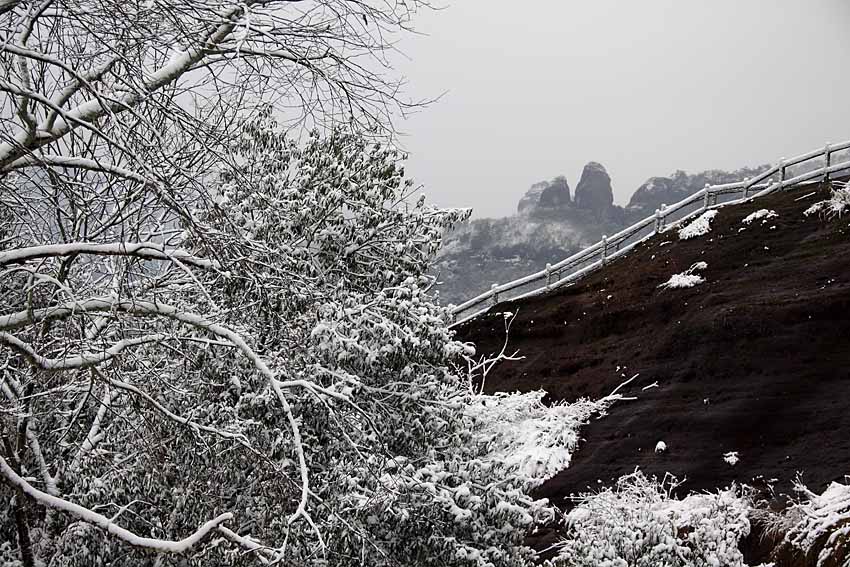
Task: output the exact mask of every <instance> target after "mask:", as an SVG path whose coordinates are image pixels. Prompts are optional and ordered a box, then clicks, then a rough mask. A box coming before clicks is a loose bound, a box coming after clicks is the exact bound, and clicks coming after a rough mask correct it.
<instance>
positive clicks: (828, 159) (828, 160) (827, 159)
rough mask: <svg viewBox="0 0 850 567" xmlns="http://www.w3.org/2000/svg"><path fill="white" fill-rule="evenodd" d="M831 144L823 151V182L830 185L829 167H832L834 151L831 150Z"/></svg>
mask: <svg viewBox="0 0 850 567" xmlns="http://www.w3.org/2000/svg"><path fill="white" fill-rule="evenodd" d="M829 146H830V144H827V145H826V147H825V148H824V150H823V155H824V164H825V165H824V167H823V182H824V183H829V166H830V165H832V151H831V150H830V148H829Z"/></svg>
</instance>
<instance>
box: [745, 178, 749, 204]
mask: <svg viewBox="0 0 850 567" xmlns="http://www.w3.org/2000/svg"><path fill="white" fill-rule="evenodd" d="M749 194H750V178H749V177H747V178H746V179H744V199H746V198H747V197H748V196H749Z"/></svg>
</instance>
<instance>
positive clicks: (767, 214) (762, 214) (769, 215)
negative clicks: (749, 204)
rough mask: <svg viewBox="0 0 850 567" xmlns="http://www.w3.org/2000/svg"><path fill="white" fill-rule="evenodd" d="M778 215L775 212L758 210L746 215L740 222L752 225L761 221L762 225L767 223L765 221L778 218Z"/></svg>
mask: <svg viewBox="0 0 850 567" xmlns="http://www.w3.org/2000/svg"><path fill="white" fill-rule="evenodd" d="M778 216H779V215H778V214H777V213H776V211H771V210H768V209H759V210H758V211H756V212H754V213H752V214H749V215H747V216H746V217H745V218H744V220H742V221H741V224H747V225H749V224H752V223H753V221H757V220H761V221H762V224H764V223H765V222H767V219H773V218H776V217H778Z"/></svg>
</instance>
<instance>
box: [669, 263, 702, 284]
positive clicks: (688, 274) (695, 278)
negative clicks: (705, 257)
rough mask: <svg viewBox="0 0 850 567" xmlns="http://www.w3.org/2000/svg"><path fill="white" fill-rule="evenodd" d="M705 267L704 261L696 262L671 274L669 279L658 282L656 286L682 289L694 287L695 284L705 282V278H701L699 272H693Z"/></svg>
mask: <svg viewBox="0 0 850 567" xmlns="http://www.w3.org/2000/svg"><path fill="white" fill-rule="evenodd" d="M706 268H708V264H706V263H705V262H696V263H694V264H693V265H691V267H690V268H688V269H687V270H685V271H684V272H681V273H678V274H673V275H672V276H670V279H669V280H667V281H666V282H664V283H663V284H660V285H659V286H658V287H660V288H664V289H682V288H688V287H694V286H695V285H699V284H701V283H703V282H705V278H703V277H702V276H701V275H699V274H696V273H695V272H696V271H698V270H704V269H706Z"/></svg>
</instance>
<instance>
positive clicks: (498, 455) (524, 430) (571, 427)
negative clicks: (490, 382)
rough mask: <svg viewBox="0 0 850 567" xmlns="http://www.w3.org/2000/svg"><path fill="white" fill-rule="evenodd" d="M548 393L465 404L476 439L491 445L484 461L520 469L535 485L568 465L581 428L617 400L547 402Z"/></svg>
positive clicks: (478, 398)
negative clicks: (545, 400)
mask: <svg viewBox="0 0 850 567" xmlns="http://www.w3.org/2000/svg"><path fill="white" fill-rule="evenodd" d="M545 395H546V392H543V391H536V392H527V393H524V394H523V393H519V392H517V393H512V394H505V393H499V394H495V395H492V396H488V395H484V394H481V395H478V396H476V397H474V398H473V400H472V403H470V405H469V406H468V407H467V408H466V410H465V413H466V415H467V416H468V417H469V418H470V419H471V420H472V422H473V423H474V424H475V425H474V427H475V431H476V434H475V435H476V442H477V443H481V444H483V445H484V446H487V447H490V450H489V452H488V454H487V455H486V456H485V457H484V459H483V460H484V461H485V462H488V463H492V464H497V463H501V464H503V465H504V466H507V467H508V468H509V469H512V470H516V471H517V472H518V474H520V475H521V476H522V477H524V478H525V480H526V482H527V483H528V485H529V486H537V485H539V484H541V483H542V482H544V481H545V480H547V479H549V478H551V477H553V476H554V475H555V474H557V473H558V472H560V471H561V470H563V469H565V468H567V467H568V466H569V464H570V459H571V457H572V453H573V451H574V450H575V448H576V445H577V444H578V441H579V436H578V432H579V428H580V427H581V426H582V425H584V424H585V423H586V422H587V421H588V420H589V419H590V418H591V416H593V415H600V414H604V413H605V411H606V410H607V409H608V407H610V405H611V403H613V402H614V401H615V400H616V398H612V397H608V398H603V399H601V400H598V401H591V400H585V399H582V400H578V401H576V402H572V403H566V402H557V403H553V404H548V405H544V404H543V403H542V400H543V397H544V396H545Z"/></svg>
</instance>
